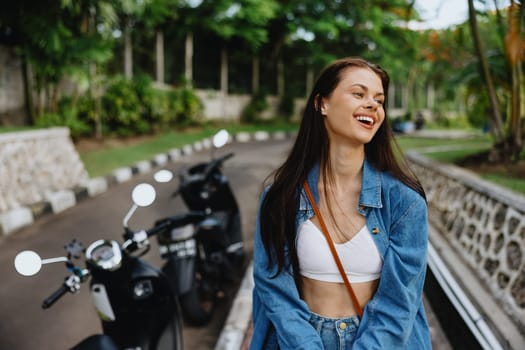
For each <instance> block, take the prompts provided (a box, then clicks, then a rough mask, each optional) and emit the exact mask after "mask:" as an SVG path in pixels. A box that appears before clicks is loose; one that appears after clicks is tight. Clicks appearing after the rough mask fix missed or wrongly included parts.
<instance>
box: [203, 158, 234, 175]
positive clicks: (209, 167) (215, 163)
mask: <svg viewBox="0 0 525 350" xmlns="http://www.w3.org/2000/svg"><path fill="white" fill-rule="evenodd" d="M233 156H234V153H233V152H231V153H228V154H225V155H224V156H222V157H220V158H217V159H215V160H212V161H211V162H210V163H208V165H207V166H206V169H205V170H204V172H203V177H204V181H208V178H209V177H210V175H211V174H212V173H213V171H214V170H215V169H216V168H217V167H219V166H220V165H221V164H222V163H223V162H225V161H226V160H228V159H230V158H231V157H233Z"/></svg>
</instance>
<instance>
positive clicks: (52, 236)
mask: <svg viewBox="0 0 525 350" xmlns="http://www.w3.org/2000/svg"><path fill="white" fill-rule="evenodd" d="M290 146H291V141H290V140H284V141H277V140H272V141H265V142H251V143H233V144H229V145H227V146H225V147H224V148H223V149H221V150H219V151H217V154H218V155H220V154H224V153H226V152H230V151H233V152H235V157H233V158H231V159H230V160H228V161H227V162H226V163H225V166H224V172H225V174H226V175H227V176H228V177H229V179H230V182H231V184H232V185H233V191H234V192H235V195H236V196H237V199H238V201H239V204H240V208H241V215H242V224H243V233H244V237H245V244H246V248H247V251H248V253H249V258H251V254H252V249H253V227H254V224H255V213H256V209H257V204H258V195H259V192H260V190H261V185H262V182H263V180H264V179H265V178H266V176H267V175H268V174H269V173H270V172H271V170H273V169H275V167H276V166H277V165H278V164H280V163H281V162H282V161H283V160H284V157H285V156H286V154H287V152H288V150H289V147H290ZM209 157H210V152H209V151H202V152H199V153H195V154H193V155H191V156H186V157H184V158H183V159H181V160H180V161H177V162H175V163H169V164H167V165H166V166H165V167H164V168H167V169H170V170H172V171H177V169H179V168H180V167H183V166H188V165H189V164H193V163H194V162H196V161H199V160H208V159H209ZM159 169H160V168H159ZM155 170H158V169H154V170H152V172H150V173H148V174H142V175H138V176H135V177H134V178H133V179H131V180H130V181H127V182H125V183H123V184H119V185H116V186H112V187H110V188H109V189H108V191H106V192H105V193H103V194H101V195H98V196H96V197H93V198H89V199H86V200H83V201H81V202H80V203H78V204H77V205H76V206H75V207H73V208H70V209H68V210H66V211H64V212H62V213H59V214H56V215H49V216H46V217H43V218H41V219H39V220H38V221H37V222H36V223H34V224H33V225H31V226H29V227H27V228H24V229H22V230H20V231H18V232H15V233H13V234H11V235H10V236H7V237H3V238H1V239H0V276H2V278H3V280H2V282H1V283H0V286H1V287H0V315H2V319H1V321H0V349H17V350H25V349H43V350H47V349H50V350H51V349H52V350H60V349H68V348H70V347H71V346H73V345H74V344H76V343H78V342H79V341H81V340H82V339H83V338H85V337H86V336H88V335H91V334H94V333H100V331H101V327H100V322H99V320H98V317H97V316H96V313H95V310H94V307H93V304H92V303H91V298H90V295H89V293H88V284H87V283H86V284H83V285H82V288H81V290H80V292H79V293H78V294H75V295H72V294H67V295H65V296H64V297H63V298H62V299H61V300H59V301H58V302H57V303H56V304H55V305H53V306H52V307H51V308H50V309H47V310H43V309H42V308H41V306H40V305H41V303H42V301H43V300H44V298H46V297H47V296H48V295H49V294H51V293H52V292H53V291H54V290H55V289H56V288H58V287H59V286H60V284H61V283H62V281H63V278H64V277H65V276H66V270H65V268H64V265H63V264H62V263H56V264H51V265H45V266H44V267H43V268H42V270H41V271H40V273H39V274H38V275H36V276H33V277H23V276H20V275H18V274H17V273H16V272H15V270H14V265H13V260H14V257H15V256H16V254H17V253H18V252H19V251H21V250H27V249H30V250H34V251H36V252H38V253H39V254H40V255H41V256H42V257H43V258H51V257H56V256H62V255H64V254H63V253H64V249H63V246H64V245H65V244H67V243H68V242H69V241H71V240H72V239H74V238H76V239H78V240H80V241H81V242H82V243H83V244H84V246H87V245H89V243H90V242H93V241H95V240H97V239H116V240H118V241H119V242H120V241H121V235H122V232H123V230H122V219H123V218H124V216H125V214H126V212H127V211H128V209H129V208H130V207H131V190H132V189H133V187H134V186H135V185H136V184H138V183H140V182H149V183H152V184H154V182H153V178H152V177H153V176H152V175H153V172H154V171H155ZM176 181H177V180H176V179H175V180H173V181H172V182H171V183H168V184H154V186H155V187H156V189H157V194H158V197H157V200H156V201H155V203H154V204H153V205H152V206H150V207H148V208H140V209H139V210H138V211H137V212H136V214H135V215H134V216H133V217H132V218H131V220H130V227H131V228H135V229H138V228H147V227H150V226H151V224H152V223H153V222H154V221H155V220H156V219H158V218H160V217H163V216H168V215H173V214H175V213H177V212H180V211H181V210H184V209H183V206H182V202H181V201H180V199H171V198H170V194H171V192H172V190H173V189H174V188H175V187H176V185H177V183H176ZM152 242H153V246H152V249H151V251H150V252H149V253H148V254H147V255H145V256H144V258H145V260H148V261H150V262H152V263H153V264H155V265H157V266H160V259H159V255H158V254H157V250H156V248H157V247H156V244H155V242H154V240H152ZM235 292H236V286H233V287H232V289H231V290H229V291H228V292H227V294H226V296H225V298H224V299H223V300H222V302H221V306H220V308H219V310H218V312H217V314H216V315H215V317H214V319H213V320H212V322H211V323H210V324H209V325H208V326H206V327H202V328H196V327H190V326H185V328H184V343H185V349H199V350H201V349H202V350H206V349H213V348H214V346H215V343H216V341H217V339H218V336H219V333H220V331H221V329H222V325H223V323H224V321H225V319H226V317H227V313H228V310H229V307H230V305H231V302H232V300H233V298H234V296H235Z"/></svg>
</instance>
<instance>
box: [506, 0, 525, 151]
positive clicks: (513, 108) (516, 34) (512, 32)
mask: <svg viewBox="0 0 525 350" xmlns="http://www.w3.org/2000/svg"><path fill="white" fill-rule="evenodd" d="M522 13H523V11H522V9H521V8H520V5H518V4H516V3H512V4H511V6H510V7H509V13H508V20H509V27H508V28H509V29H508V32H507V35H506V36H505V52H506V54H507V60H508V62H509V66H510V69H511V103H510V125H509V126H510V128H509V133H510V135H509V142H510V148H511V157H512V159H513V160H518V158H519V154H520V151H521V148H522V130H521V127H522V126H521V124H522V123H521V102H520V97H521V76H522V72H521V58H520V56H521V42H522V36H521V18H520V15H521V14H522Z"/></svg>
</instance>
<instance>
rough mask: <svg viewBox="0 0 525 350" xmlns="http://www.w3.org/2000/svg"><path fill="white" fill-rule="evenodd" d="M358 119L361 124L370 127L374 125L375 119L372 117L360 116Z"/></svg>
mask: <svg viewBox="0 0 525 350" xmlns="http://www.w3.org/2000/svg"><path fill="white" fill-rule="evenodd" d="M356 119H357V120H358V121H360V122H363V123H366V124H368V125H372V124H374V119H373V118H372V117H368V116H366V115H358V116H357V117H356Z"/></svg>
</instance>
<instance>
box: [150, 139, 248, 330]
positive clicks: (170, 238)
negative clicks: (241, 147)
mask: <svg viewBox="0 0 525 350" xmlns="http://www.w3.org/2000/svg"><path fill="white" fill-rule="evenodd" d="M228 140H229V134H228V132H227V131H226V130H221V131H219V132H218V133H217V134H216V135H215V136H214V137H213V150H212V152H214V151H215V149H218V148H220V147H222V146H224V145H225V144H226V143H227V142H228ZM232 156H233V153H229V154H226V155H224V156H222V157H219V158H215V157H214V154H213V153H212V159H211V160H210V161H209V162H203V163H199V164H196V165H194V166H192V167H190V168H189V169H184V170H183V171H181V172H180V173H179V187H178V189H177V191H176V192H175V193H174V196H177V195H179V194H180V195H181V197H182V199H183V201H184V203H185V205H186V206H187V207H188V209H189V210H190V211H192V212H205V213H206V218H205V219H204V220H202V221H200V222H198V223H194V224H189V225H187V226H185V227H180V228H176V229H173V230H168V231H165V232H163V233H161V234H159V235H157V239H158V243H159V247H160V252H161V256H162V258H164V259H165V260H166V263H165V265H164V267H163V269H162V270H163V271H164V272H165V273H166V274H167V275H168V276H170V279H171V280H172V282H173V283H174V288H175V289H176V291H177V294H178V295H179V301H180V305H181V309H182V312H183V315H184V319H185V321H187V322H189V323H191V324H193V325H197V326H202V325H205V324H207V323H208V322H209V321H210V319H211V317H212V316H213V312H214V309H215V306H216V304H217V301H218V298H219V297H220V296H221V295H223V294H224V289H225V288H224V287H225V286H226V284H227V283H230V284H231V283H233V282H236V281H238V280H239V278H240V277H241V274H242V272H243V271H244V260H245V250H244V243H243V237H242V226H241V217H240V213H239V207H238V204H237V201H236V199H235V196H234V194H233V191H232V189H231V187H230V184H229V181H228V178H227V177H226V176H225V175H224V174H223V173H222V171H221V166H222V164H223V163H224V161H225V160H227V159H229V158H231V157H232Z"/></svg>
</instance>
